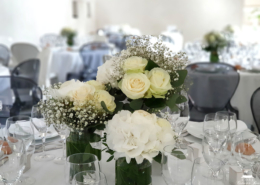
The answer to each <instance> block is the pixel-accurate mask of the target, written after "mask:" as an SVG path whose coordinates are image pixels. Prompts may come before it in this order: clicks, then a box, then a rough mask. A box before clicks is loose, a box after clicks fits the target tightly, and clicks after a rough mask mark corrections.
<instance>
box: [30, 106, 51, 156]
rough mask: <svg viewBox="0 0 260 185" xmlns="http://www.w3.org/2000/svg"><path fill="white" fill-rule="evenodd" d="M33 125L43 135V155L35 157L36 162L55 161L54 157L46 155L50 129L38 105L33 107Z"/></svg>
mask: <svg viewBox="0 0 260 185" xmlns="http://www.w3.org/2000/svg"><path fill="white" fill-rule="evenodd" d="M31 117H32V123H33V125H34V127H35V128H36V129H37V131H38V132H39V133H40V134H41V137H42V150H43V151H42V154H39V155H37V156H35V157H34V159H35V160H36V161H50V160H53V159H54V155H50V154H46V153H45V140H46V133H47V129H48V125H47V124H46V122H45V120H44V117H43V115H42V113H41V112H40V110H39V106H38V105H34V106H33V107H32V112H31Z"/></svg>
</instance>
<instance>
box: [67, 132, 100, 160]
mask: <svg viewBox="0 0 260 185" xmlns="http://www.w3.org/2000/svg"><path fill="white" fill-rule="evenodd" d="M101 135H102V131H100V130H93V129H85V130H83V131H81V132H79V131H76V130H73V131H71V132H70V134H69V137H68V138H67V139H66V154H67V157H68V156H70V155H73V154H77V153H90V154H94V155H96V156H97V157H98V160H99V161H100V160H101V145H102V143H101Z"/></svg>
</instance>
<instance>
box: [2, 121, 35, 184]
mask: <svg viewBox="0 0 260 185" xmlns="http://www.w3.org/2000/svg"><path fill="white" fill-rule="evenodd" d="M6 136H7V137H8V138H9V137H10V138H13V139H17V140H22V141H23V142H24V145H25V152H26V155H27V156H28V155H32V154H33V153H34V151H35V139H34V126H33V125H32V122H31V118H30V117H28V116H14V117H10V118H8V119H7V120H6ZM35 181H36V180H35V179H34V178H32V177H25V176H22V177H21V178H20V180H19V184H21V185H31V184H34V183H35Z"/></svg>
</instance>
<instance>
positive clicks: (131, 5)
mask: <svg viewBox="0 0 260 185" xmlns="http://www.w3.org/2000/svg"><path fill="white" fill-rule="evenodd" d="M242 9H243V0H96V14H97V15H96V16H97V27H98V28H101V27H103V26H104V25H110V24H125V23H128V24H130V25H131V26H133V27H136V28H139V29H140V30H141V32H142V33H143V34H159V33H160V32H161V31H163V30H165V29H166V27H167V25H170V24H174V25H177V26H178V27H179V29H180V30H181V31H182V32H183V34H184V39H185V41H189V40H194V39H198V38H201V37H202V36H203V35H204V34H205V32H208V31H210V30H212V29H217V30H220V29H223V27H224V26H226V25H227V24H234V25H238V26H241V25H242V16H243V15H242Z"/></svg>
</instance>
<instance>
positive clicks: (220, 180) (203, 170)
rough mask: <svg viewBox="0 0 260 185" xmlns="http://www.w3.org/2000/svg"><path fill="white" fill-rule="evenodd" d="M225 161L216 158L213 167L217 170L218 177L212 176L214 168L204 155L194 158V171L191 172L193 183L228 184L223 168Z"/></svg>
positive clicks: (202, 184) (194, 184) (193, 184)
mask: <svg viewBox="0 0 260 185" xmlns="http://www.w3.org/2000/svg"><path fill="white" fill-rule="evenodd" d="M222 164H223V162H222V161H221V160H220V159H217V158H215V159H214V163H212V164H211V165H212V166H214V167H213V169H214V170H216V172H214V173H217V174H218V176H217V178H211V177H212V169H211V167H209V165H208V164H207V163H206V162H205V160H204V158H203V157H199V158H197V159H195V160H194V163H193V167H192V172H191V185H208V184H210V185H225V184H227V181H226V176H225V173H224V171H223V170H222Z"/></svg>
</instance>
